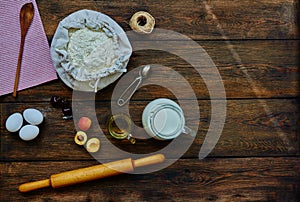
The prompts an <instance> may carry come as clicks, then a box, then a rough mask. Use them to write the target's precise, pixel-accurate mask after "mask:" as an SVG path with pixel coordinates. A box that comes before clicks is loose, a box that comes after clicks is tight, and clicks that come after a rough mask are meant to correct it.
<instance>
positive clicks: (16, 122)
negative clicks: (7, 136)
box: [5, 113, 23, 133]
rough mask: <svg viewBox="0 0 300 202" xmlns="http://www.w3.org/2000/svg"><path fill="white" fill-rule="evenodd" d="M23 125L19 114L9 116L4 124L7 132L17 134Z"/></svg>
mask: <svg viewBox="0 0 300 202" xmlns="http://www.w3.org/2000/svg"><path fill="white" fill-rule="evenodd" d="M22 125H23V117H22V114H20V113H14V114H12V115H10V116H9V117H8V118H7V120H6V123H5V127H6V129H7V130H8V131H9V132H12V133H13V132H17V131H18V130H19V129H20V128H21V127H22Z"/></svg>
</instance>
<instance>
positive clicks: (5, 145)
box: [1, 99, 300, 161]
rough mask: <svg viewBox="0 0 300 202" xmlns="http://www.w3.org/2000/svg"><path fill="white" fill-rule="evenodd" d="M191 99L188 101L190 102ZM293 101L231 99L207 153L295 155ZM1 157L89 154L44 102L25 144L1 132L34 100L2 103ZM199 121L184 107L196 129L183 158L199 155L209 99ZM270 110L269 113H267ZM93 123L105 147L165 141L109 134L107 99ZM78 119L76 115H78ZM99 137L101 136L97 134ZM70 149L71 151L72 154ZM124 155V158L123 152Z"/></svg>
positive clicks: (146, 147)
mask: <svg viewBox="0 0 300 202" xmlns="http://www.w3.org/2000/svg"><path fill="white" fill-rule="evenodd" d="M188 102H189V101H187V103H188ZM148 103H149V102H147V101H135V102H133V103H132V104H131V105H130V115H131V117H132V119H133V121H134V122H135V124H136V126H137V127H142V123H141V117H142V112H143V109H144V108H145V106H146V105H147V104H148ZM298 105H299V102H298V100H297V99H283V100H277V99H275V100H229V101H228V104H227V115H226V117H227V118H226V122H225V125H224V129H223V132H222V135H221V138H220V140H219V142H218V144H217V145H216V147H215V149H214V150H213V152H212V153H211V156H227V157H229V156H282V155H286V156H289V155H299V154H300V151H299V142H298V141H297V140H298V138H299V136H298V134H299V133H298V131H297V117H299V111H298V107H297V106H298ZM1 106H2V113H1V158H2V159H4V160H27V161H28V160H57V159H64V160H85V159H91V158H92V157H91V156H89V154H88V153H87V152H86V151H85V149H84V148H83V147H79V146H78V145H76V144H75V142H74V140H73V138H74V135H75V133H76V129H75V126H74V122H73V121H72V120H67V121H63V120H62V119H61V111H60V110H59V109H54V108H52V107H51V106H50V104H48V103H35V104H34V107H35V108H37V109H40V110H41V111H42V113H43V114H44V116H45V121H44V123H42V125H41V126H40V130H41V133H40V135H39V137H38V138H37V139H35V140H34V141H31V142H24V141H22V140H20V139H19V137H18V134H11V133H9V132H8V131H6V130H5V128H4V127H3V126H4V123H5V119H6V118H7V117H8V116H9V115H10V114H12V113H13V112H16V111H19V112H22V111H23V110H24V109H26V108H28V107H31V106H33V105H32V104H15V105H13V107H12V105H9V104H1ZM78 106H82V107H81V109H78V112H77V113H78V114H79V117H80V116H87V115H88V114H92V113H93V112H92V111H93V109H90V105H88V104H86V102H82V103H81V104H79V105H78ZM199 106H200V115H201V116H200V122H199V119H196V120H195V119H191V118H190V117H192V116H191V115H193V111H194V109H193V108H189V107H186V108H184V111H185V116H186V122H187V124H188V126H190V127H192V128H194V129H196V130H197V127H198V124H199V129H198V134H197V137H196V139H195V140H194V143H193V144H192V146H191V147H190V149H189V150H188V152H187V153H186V154H185V155H184V157H187V158H197V157H198V153H199V149H200V147H201V145H202V143H203V140H204V138H205V136H206V133H207V130H208V128H209V123H210V119H211V108H210V107H211V106H210V102H209V101H199ZM266 109H269V112H268V111H265V110H266ZM96 112H97V119H98V120H97V121H98V123H95V122H94V123H93V124H94V127H92V128H91V130H90V131H89V133H88V135H90V137H92V136H94V135H95V136H98V135H100V134H99V130H98V128H97V127H96V126H97V125H98V124H100V127H101V129H102V130H103V131H104V134H105V135H106V137H107V138H105V140H102V141H101V145H102V147H103V148H105V145H107V143H108V141H111V142H112V143H113V144H115V145H116V146H117V147H119V148H121V149H123V150H125V151H128V152H132V153H143V152H146V153H150V152H154V151H158V150H160V149H162V148H164V147H165V146H167V144H168V143H169V142H163V141H158V140H154V139H148V140H142V139H141V140H139V139H138V140H137V142H136V144H135V145H131V144H130V143H129V142H128V141H125V140H124V141H120V140H116V139H114V138H112V137H111V136H110V135H109V134H108V131H107V126H106V123H107V120H108V117H109V116H110V114H111V111H110V102H97V103H96ZM77 120H78V119H77ZM134 135H135V137H137V138H139V137H140V138H143V137H148V136H147V135H146V133H145V131H144V130H143V129H142V128H136V129H135V131H134ZM99 137H101V136H99ZM70 151H72V152H70ZM100 152H101V154H103V155H104V156H102V157H101V158H107V159H110V158H112V157H113V156H115V155H116V154H113V153H111V152H105V151H104V150H100ZM124 157H125V156H124Z"/></svg>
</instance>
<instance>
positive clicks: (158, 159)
mask: <svg viewBox="0 0 300 202" xmlns="http://www.w3.org/2000/svg"><path fill="white" fill-rule="evenodd" d="M164 160H165V156H164V155H163V154H155V155H152V156H147V157H144V158H140V159H137V160H132V164H133V167H134V168H138V167H143V166H149V165H153V164H157V163H162V162H164Z"/></svg>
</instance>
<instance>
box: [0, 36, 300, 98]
mask: <svg viewBox="0 0 300 202" xmlns="http://www.w3.org/2000/svg"><path fill="white" fill-rule="evenodd" d="M198 44H199V45H200V46H202V47H203V49H204V50H206V51H207V53H208V55H209V56H210V57H211V59H212V60H213V62H214V63H215V65H216V67H217V68H218V71H219V73H220V76H221V77H222V80H223V83H224V87H225V90H226V96H227V98H256V97H260V98H283V97H295V96H299V88H298V85H299V84H298V78H299V68H298V56H299V50H298V48H297V47H298V45H299V41H294V40H291V41H234V42H231V43H230V44H227V43H226V42H216V41H208V42H207V41H206V42H202V41H198ZM193 51H194V50H193V49H192V47H184V49H183V50H182V52H181V53H180V54H187V53H189V52H191V54H192V53H193ZM231 51H235V52H236V53H237V54H238V56H239V58H240V60H241V64H242V65H241V64H240V63H239V61H238V59H237V58H235V57H234V55H233V53H232V52H231ZM145 64H161V65H164V66H166V67H169V68H172V69H173V70H175V71H177V72H178V73H179V74H180V75H182V76H183V77H184V78H185V79H186V80H187V81H188V82H189V83H190V85H191V86H192V88H193V90H194V91H195V94H196V96H197V98H198V99H209V98H210V96H209V94H208V90H207V87H206V84H205V82H204V80H203V79H202V78H201V77H200V76H199V73H197V71H196V70H195V69H194V68H192V67H191V65H190V64H189V63H188V62H186V61H184V60H182V59H181V58H180V57H179V56H175V55H173V54H170V53H166V52H162V51H150V50H148V51H146V50H145V51H138V52H134V53H133V55H132V57H131V59H130V62H129V64H128V70H133V69H134V68H136V67H138V66H141V65H145ZM241 67H244V68H245V69H246V70H247V72H246V74H245V72H243V70H242V68H241ZM154 70H155V69H154ZM157 71H158V70H156V71H155V74H154V72H153V71H152V73H151V72H150V74H149V77H148V79H156V80H157V81H158V82H159V81H160V80H161V79H162V80H166V76H167V75H168V74H166V73H165V72H157ZM151 74H152V76H151ZM154 75H155V76H156V77H154ZM247 76H248V77H250V78H251V80H249V79H247ZM132 79H133V78H132ZM167 79H168V80H169V82H173V83H176V85H177V86H180V85H181V83H180V81H178V80H177V79H174V78H170V77H168V78H167ZM150 81H151V80H150ZM128 82H130V81H128ZM154 82H155V81H154ZM158 82H156V83H158ZM115 85H116V82H115V83H114V84H112V85H110V86H108V87H107V88H105V89H103V90H101V91H100V92H98V93H97V99H98V100H110V98H111V93H112V91H113V90H114V87H115ZM139 91H140V92H141V93H140V94H136V95H135V96H134V98H133V99H137V100H140V99H144V100H151V99H154V98H155V97H157V96H160V95H161V94H162V93H166V96H169V95H170V93H167V91H164V92H162V89H161V88H160V87H158V86H151V88H143V89H140V90H139ZM185 93H186V92H185V91H183V92H182V95H181V96H187V95H186V94H185ZM52 95H60V96H66V97H68V98H71V97H72V90H71V89H70V88H68V87H67V86H66V85H65V84H64V83H62V82H61V81H60V80H59V81H53V82H50V83H47V84H44V85H40V86H37V87H33V88H30V89H28V90H24V91H20V93H19V94H18V98H17V100H16V99H14V98H12V96H11V95H6V96H1V97H0V101H1V102H16V101H17V102H32V101H34V102H37V101H48V100H49V99H50V98H51V96H52ZM186 98H187V99H188V98H189V97H188V96H187V97H186Z"/></svg>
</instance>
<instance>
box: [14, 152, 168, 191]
mask: <svg viewBox="0 0 300 202" xmlns="http://www.w3.org/2000/svg"><path fill="white" fill-rule="evenodd" d="M164 160H165V156H164V155H162V154H156V155H153V156H148V157H144V158H140V159H137V160H132V159H131V158H128V159H123V160H119V161H114V162H110V163H106V164H101V165H96V166H91V167H86V168H80V169H77V170H71V171H66V172H63V173H58V174H54V175H51V176H50V178H49V179H45V180H40V181H35V182H28V183H25V184H21V185H20V186H19V191H20V192H29V191H33V190H36V189H40V188H44V187H50V186H51V187H53V188H59V187H64V186H68V185H74V184H78V183H82V182H88V181H92V180H96V179H100V178H105V177H109V176H113V175H118V174H121V173H125V172H132V171H133V170H134V168H137V167H142V166H147V165H152V164H157V163H162V162H163V161H164Z"/></svg>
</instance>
